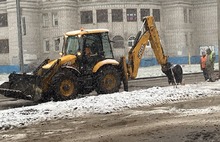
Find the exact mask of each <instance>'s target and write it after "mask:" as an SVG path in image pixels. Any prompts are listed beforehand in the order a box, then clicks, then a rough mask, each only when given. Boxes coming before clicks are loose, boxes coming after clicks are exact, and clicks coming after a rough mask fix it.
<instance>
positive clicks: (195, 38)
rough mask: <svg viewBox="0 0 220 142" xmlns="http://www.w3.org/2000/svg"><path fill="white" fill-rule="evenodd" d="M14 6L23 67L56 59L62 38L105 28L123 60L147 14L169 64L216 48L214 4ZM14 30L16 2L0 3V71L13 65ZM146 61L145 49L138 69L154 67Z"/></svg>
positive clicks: (24, 0) (188, 0)
mask: <svg viewBox="0 0 220 142" xmlns="http://www.w3.org/2000/svg"><path fill="white" fill-rule="evenodd" d="M20 7H21V27H22V45H23V46H22V47H23V55H24V64H25V65H32V64H38V63H40V62H41V61H43V60H44V59H46V58H50V59H54V58H57V57H59V52H60V51H61V48H62V42H63V38H62V36H63V33H65V32H67V31H71V30H78V29H80V28H82V27H83V28H106V29H109V31H110V38H111V40H113V41H114V43H113V44H112V46H113V50H114V51H115V55H116V57H118V56H121V55H126V54H127V52H128V50H129V47H131V46H132V43H133V40H134V37H135V36H136V34H137V32H138V31H139V29H140V27H141V25H142V18H143V17H144V16H148V15H152V16H154V18H155V22H156V26H157V28H158V31H159V35H160V38H161V43H162V44H163V48H164V52H165V54H166V55H168V56H169V57H170V60H171V62H174V63H189V62H190V63H198V60H199V56H200V50H201V49H203V48H206V47H212V48H213V49H218V33H217V31H218V29H217V28H218V23H217V0H209V1H206V0H136V1H131V0H20ZM17 29H18V28H17V11H16V0H0V58H1V60H0V65H1V68H2V69H3V67H4V68H7V69H8V70H11V67H18V66H19V48H18V47H19V46H18V30H17ZM216 53H217V52H216ZM149 59H154V54H153V52H152V50H151V48H150V45H148V46H147V47H146V51H145V54H144V57H143V60H142V62H141V66H148V65H150V64H155V63H156V61H154V62H153V63H152V60H151V61H150V60H149ZM13 69H14V68H13ZM17 69H18V68H17ZM0 72H1V70H0Z"/></svg>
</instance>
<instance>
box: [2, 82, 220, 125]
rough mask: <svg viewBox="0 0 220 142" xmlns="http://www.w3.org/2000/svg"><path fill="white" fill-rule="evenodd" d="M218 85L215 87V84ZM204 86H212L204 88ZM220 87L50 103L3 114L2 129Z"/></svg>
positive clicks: (204, 93)
mask: <svg viewBox="0 0 220 142" xmlns="http://www.w3.org/2000/svg"><path fill="white" fill-rule="evenodd" d="M213 84H215V85H213ZM201 86H210V87H209V89H204V88H202V87H201ZM213 86H215V87H216V88H218V87H220V82H214V83H209V82H205V84H194V85H185V86H178V88H175V87H173V86H169V87H162V88H161V87H153V88H149V89H145V90H138V91H132V92H120V93H114V94H106V95H99V96H89V97H84V98H80V99H75V100H69V101H65V102H48V103H44V104H39V105H36V106H29V107H23V108H15V109H9V110H2V111H0V129H10V128H13V127H22V126H27V125H30V124H36V123H39V122H43V121H47V120H52V119H61V118H73V117H79V116H84V115H87V114H107V113H112V112H116V111H122V110H124V109H127V108H134V107H139V106H152V105H157V104H164V103H169V102H175V101H182V100H187V99H194V98H198V97H204V96H208V95H214V94H216V93H218V92H216V91H213V90H212V89H213V88H212V87H213Z"/></svg>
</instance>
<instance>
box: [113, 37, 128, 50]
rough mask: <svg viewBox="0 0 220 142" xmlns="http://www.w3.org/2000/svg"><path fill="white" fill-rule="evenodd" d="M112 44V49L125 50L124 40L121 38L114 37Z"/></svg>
mask: <svg viewBox="0 0 220 142" xmlns="http://www.w3.org/2000/svg"><path fill="white" fill-rule="evenodd" d="M113 41H114V44H113V47H114V48H125V47H124V39H123V37H121V36H115V37H114V38H113Z"/></svg>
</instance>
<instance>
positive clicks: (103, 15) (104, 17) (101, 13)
mask: <svg viewBox="0 0 220 142" xmlns="http://www.w3.org/2000/svg"><path fill="white" fill-rule="evenodd" d="M96 16H97V23H103V22H108V10H107V9H101V10H96Z"/></svg>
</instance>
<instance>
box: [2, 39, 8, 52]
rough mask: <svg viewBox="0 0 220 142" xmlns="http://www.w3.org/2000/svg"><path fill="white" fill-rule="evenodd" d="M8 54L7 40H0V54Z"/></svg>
mask: <svg viewBox="0 0 220 142" xmlns="http://www.w3.org/2000/svg"><path fill="white" fill-rule="evenodd" d="M2 53H9V44H8V39H0V54H2Z"/></svg>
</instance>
